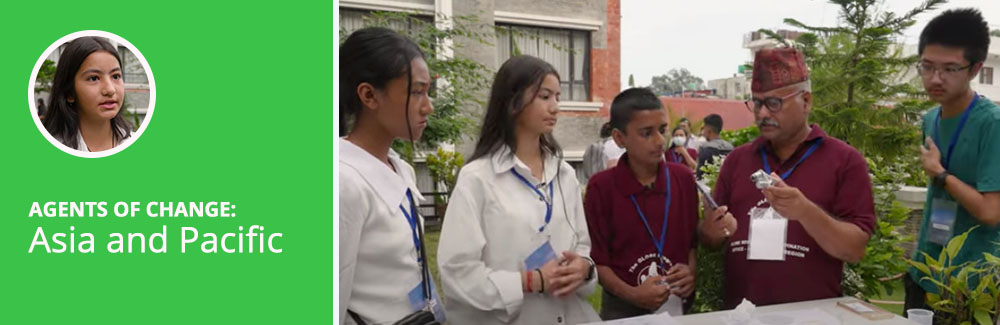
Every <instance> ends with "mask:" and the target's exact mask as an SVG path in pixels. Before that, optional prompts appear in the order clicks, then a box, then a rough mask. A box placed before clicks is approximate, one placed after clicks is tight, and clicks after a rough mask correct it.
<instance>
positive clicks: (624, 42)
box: [621, 0, 1000, 88]
mask: <svg viewBox="0 0 1000 325" xmlns="http://www.w3.org/2000/svg"><path fill="white" fill-rule="evenodd" d="M920 3H922V1H921V0H887V1H885V2H884V3H883V5H882V8H884V9H886V10H890V11H893V12H896V13H898V14H902V13H904V12H906V11H908V10H910V9H912V8H914V7H916V6H917V5H919V4H920ZM966 7H976V8H979V9H980V11H982V12H983V17H984V18H986V21H987V22H989V23H990V28H991V29H1000V1H996V0H952V1H949V2H948V3H946V4H944V5H943V6H940V7H939V8H938V9H936V10H934V11H931V12H927V13H924V14H922V15H920V16H917V23H916V24H915V25H914V26H913V27H911V28H910V29H909V30H907V32H906V35H905V42H906V43H907V44H910V43H916V42H917V38H918V37H919V36H920V31H921V30H922V29H923V27H924V25H926V24H927V22H928V21H930V20H931V19H932V18H933V17H934V16H936V15H937V14H938V13H941V12H943V11H944V10H946V9H951V8H966ZM839 13H840V12H839V7H838V6H836V5H833V4H830V3H829V2H828V1H826V0H696V1H691V0H662V1H653V0H621V15H622V20H621V53H622V54H621V69H622V71H621V78H622V88H627V87H628V77H629V74H633V75H635V84H636V86H646V85H649V83H650V79H651V78H652V77H653V76H657V75H662V74H665V73H667V71H669V70H670V69H672V68H687V69H688V70H690V71H691V73H692V74H694V75H695V76H698V77H700V78H702V79H703V80H705V81H706V82H707V81H708V80H711V79H718V78H726V77H731V76H732V75H733V74H734V73H736V71H737V70H736V69H737V67H738V66H739V65H741V64H743V63H745V62H748V61H750V60H751V59H752V58H751V57H750V51H749V50H747V49H744V48H743V35H744V34H746V33H749V32H751V31H755V30H757V29H759V28H769V29H779V28H781V29H792V30H794V29H793V28H791V26H788V25H785V24H784V23H783V20H784V19H785V18H795V19H797V20H799V21H801V22H803V23H805V24H807V25H814V26H832V25H835V24H837V22H838V19H839V18H838V16H839Z"/></svg>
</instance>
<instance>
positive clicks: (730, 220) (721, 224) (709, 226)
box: [702, 206, 738, 239]
mask: <svg viewBox="0 0 1000 325" xmlns="http://www.w3.org/2000/svg"><path fill="white" fill-rule="evenodd" d="M737 227H738V225H737V223H736V218H735V217H733V215H732V214H730V213H729V207H726V206H721V207H718V208H716V209H709V208H708V207H706V208H705V220H704V221H702V232H703V234H704V235H705V236H708V237H709V238H713V239H724V238H727V237H729V236H731V235H732V234H734V233H736V228H737Z"/></svg>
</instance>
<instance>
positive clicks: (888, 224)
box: [841, 157, 913, 300]
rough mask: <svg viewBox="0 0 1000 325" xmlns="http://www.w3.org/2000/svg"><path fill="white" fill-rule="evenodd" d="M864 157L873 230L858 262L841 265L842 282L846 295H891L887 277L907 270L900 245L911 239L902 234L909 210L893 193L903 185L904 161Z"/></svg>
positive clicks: (866, 297)
mask: <svg viewBox="0 0 1000 325" xmlns="http://www.w3.org/2000/svg"><path fill="white" fill-rule="evenodd" d="M867 160H868V170H869V172H871V175H872V185H873V186H872V188H873V192H874V193H873V194H874V197H875V229H873V230H872V234H871V238H869V240H868V245H867V246H866V247H865V256H864V257H863V258H861V261H859V262H858V263H854V264H847V265H845V266H844V279H843V281H842V283H841V286H842V288H843V291H844V294H845V295H851V296H856V297H858V298H861V299H865V300H867V299H870V298H872V297H876V296H878V295H880V294H881V293H882V292H885V294H887V295H891V294H892V292H893V290H894V288H893V285H892V283H891V282H889V281H887V280H888V279H893V278H896V277H898V276H899V275H901V274H903V272H905V271H906V268H907V265H906V262H905V261H904V256H903V255H904V254H905V251H904V250H903V248H902V246H901V244H902V243H905V242H909V241H911V240H913V236H912V235H905V234H904V233H903V228H904V226H905V223H906V220H907V219H908V218H909V217H910V209H908V208H906V207H904V206H903V205H902V204H901V203H899V201H897V200H896V192H898V191H899V189H900V188H901V187H902V184H901V183H900V180H902V179H903V178H904V177H905V175H906V172H905V171H904V169H905V167H906V164H905V163H903V162H901V161H898V160H886V159H883V158H881V157H873V158H868V159H867Z"/></svg>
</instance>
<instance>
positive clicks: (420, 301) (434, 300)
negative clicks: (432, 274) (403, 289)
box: [407, 278, 446, 324]
mask: <svg viewBox="0 0 1000 325" xmlns="http://www.w3.org/2000/svg"><path fill="white" fill-rule="evenodd" d="M423 284H424V282H423V281H420V283H418V284H417V286H416V287H414V288H413V289H411V290H410V293H409V294H407V296H408V298H409V300H410V307H412V308H413V311H419V310H428V311H430V312H432V313H434V319H435V320H437V322H438V323H441V324H444V323H445V320H446V318H445V315H444V306H443V305H441V297H438V293H437V286H435V285H434V279H433V278H432V279H431V299H430V306H429V307H428V306H427V303H428V301H427V300H425V299H424V286H423Z"/></svg>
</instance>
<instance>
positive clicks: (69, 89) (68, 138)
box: [44, 36, 132, 148]
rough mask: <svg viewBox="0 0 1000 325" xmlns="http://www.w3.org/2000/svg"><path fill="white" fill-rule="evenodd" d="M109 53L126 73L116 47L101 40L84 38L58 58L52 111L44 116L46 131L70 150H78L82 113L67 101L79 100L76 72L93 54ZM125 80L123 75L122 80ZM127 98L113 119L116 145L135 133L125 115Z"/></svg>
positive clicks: (51, 100) (71, 44)
mask: <svg viewBox="0 0 1000 325" xmlns="http://www.w3.org/2000/svg"><path fill="white" fill-rule="evenodd" d="M99 51H103V52H108V53H110V54H111V55H113V56H114V57H115V59H116V60H118V66H119V67H121V69H122V70H123V71H124V69H125V65H124V64H122V57H121V56H120V55H118V51H117V50H115V47H114V45H111V42H109V41H108V40H106V39H104V38H101V37H93V36H87V37H81V38H77V39H75V40H73V41H72V42H69V44H68V45H66V49H64V50H63V51H62V55H61V56H60V57H59V63H58V64H57V65H56V74H55V76H54V77H53V78H52V92H51V93H50V94H49V108H48V111H47V112H46V114H45V123H44V125H45V129H46V130H48V131H49V134H52V137H54V138H56V140H59V142H62V143H63V144H65V145H66V146H67V147H70V148H76V147H78V145H79V143H78V142H77V133H78V132H79V131H80V112H78V111H77V108H76V105H75V104H70V103H69V102H68V101H67V100H68V99H69V98H70V97H77V96H76V86H75V85H76V84H75V83H74V79H75V78H76V72H77V71H78V70H80V66H82V65H83V61H84V60H86V59H87V57H88V56H90V54H92V53H94V52H99ZM122 78H123V80H124V78H125V77H124V75H123V76H122ZM124 98H125V97H124V94H122V105H121V109H119V110H118V114H116V115H115V117H113V118H111V136H112V137H113V138H114V140H115V142H120V141H122V140H124V139H125V138H128V136H129V135H130V134H131V133H132V123H130V122H129V121H128V119H126V118H125V116H123V115H122V112H124V111H125V103H124V101H125V100H124Z"/></svg>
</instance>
